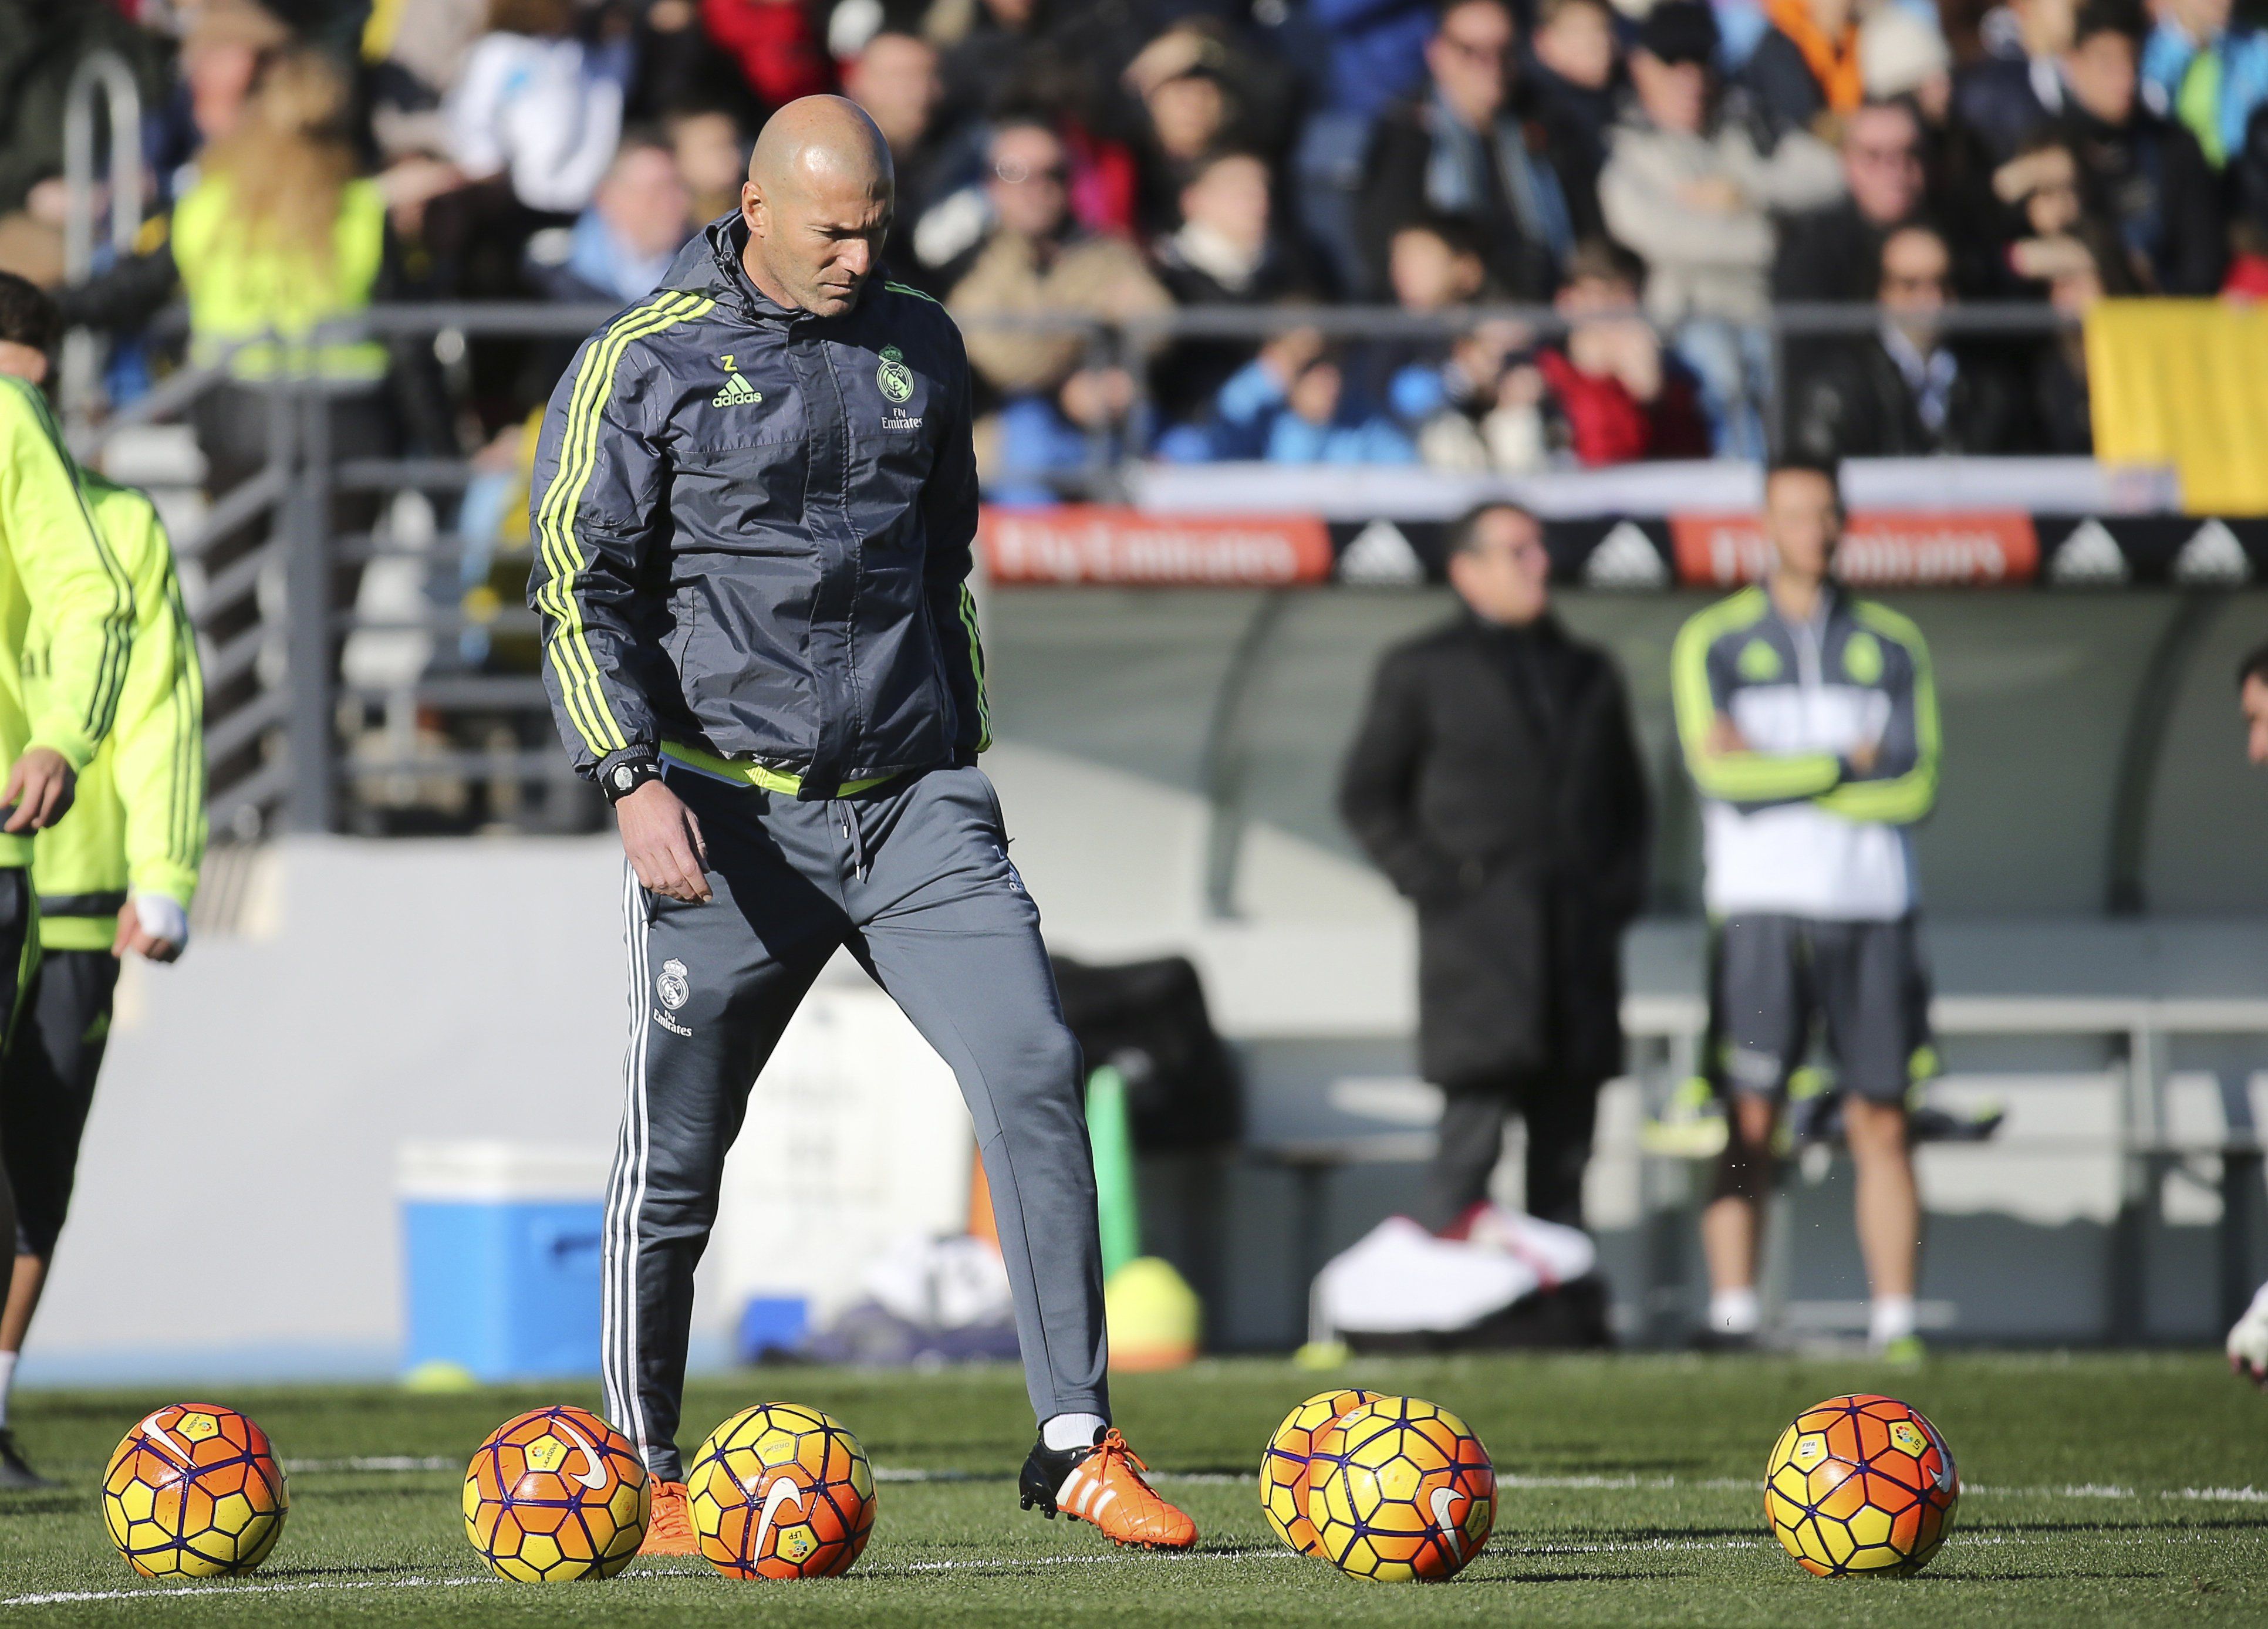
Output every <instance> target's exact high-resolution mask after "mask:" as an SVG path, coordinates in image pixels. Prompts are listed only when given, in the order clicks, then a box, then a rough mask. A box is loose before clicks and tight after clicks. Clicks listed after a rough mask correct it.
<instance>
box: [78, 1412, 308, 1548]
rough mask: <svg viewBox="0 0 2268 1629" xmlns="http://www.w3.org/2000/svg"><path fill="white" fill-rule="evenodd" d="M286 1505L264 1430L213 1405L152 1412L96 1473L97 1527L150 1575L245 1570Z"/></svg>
mask: <svg viewBox="0 0 2268 1629" xmlns="http://www.w3.org/2000/svg"><path fill="white" fill-rule="evenodd" d="M290 1508H291V1493H290V1490H289V1489H288V1487H287V1486H285V1483H284V1467H283V1466H281V1465H279V1464H276V1452H275V1449H273V1448H272V1447H271V1446H270V1445H269V1441H268V1434H267V1433H266V1432H264V1431H262V1430H261V1428H260V1427H258V1426H256V1425H254V1424H253V1422H252V1421H251V1420H248V1419H247V1418H246V1417H245V1416H244V1415H242V1414H239V1413H237V1412H236V1411H235V1410H234V1409H232V1408H223V1407H221V1406H220V1405H217V1404H214V1403H173V1404H169V1405H166V1407H164V1408H159V1409H152V1410H151V1412H150V1413H147V1414H145V1415H144V1416H143V1417H142V1418H141V1420H137V1421H136V1423H135V1426H134V1428H133V1429H132V1430H131V1431H129V1432H128V1433H127V1434H126V1436H125V1439H124V1440H123V1441H122V1442H120V1443H119V1444H118V1448H117V1451H116V1452H114V1453H113V1454H112V1455H111V1456H110V1464H108V1465H107V1466H106V1467H105V1468H104V1470H103V1473H102V1523H103V1526H104V1527H105V1528H107V1529H108V1530H109V1533H110V1541H111V1543H113V1544H114V1545H117V1546H118V1553H119V1554H120V1555H122V1556H124V1557H125V1558H126V1559H127V1562H128V1563H129V1565H130V1566H131V1567H133V1568H134V1570H135V1571H136V1572H138V1573H142V1574H146V1575H147V1576H149V1577H151V1578H232V1577H236V1576H238V1575H239V1574H245V1573H248V1572H250V1571H251V1570H252V1569H253V1568H254V1567H258V1566H259V1565H260V1564H261V1562H262V1561H264V1560H266V1559H268V1552H269V1551H271V1550H273V1549H274V1548H275V1547H276V1540H277V1539H278V1538H280V1537H283V1536H284V1515H285V1514H286V1513H287V1512H288V1511H289V1510H290Z"/></svg>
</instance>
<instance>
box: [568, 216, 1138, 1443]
mask: <svg viewBox="0 0 2268 1629" xmlns="http://www.w3.org/2000/svg"><path fill="white" fill-rule="evenodd" d="M749 231H750V227H749V224H748V222H747V220H745V219H744V218H743V217H742V216H740V215H734V216H727V217H725V219H723V220H720V221H718V222H717V223H715V224H712V225H711V226H710V227H708V228H707V229H706V230H705V231H703V233H702V234H701V235H700V236H698V237H697V238H695V239H694V240H693V242H692V243H691V244H689V246H687V247H686V249H685V250H684V251H683V252H682V253H681V254H680V255H679V256H678V259H677V261H676V263H675V264H674V266H673V267H672V268H670V271H669V274H668V275H667V277H666V279H665V280H664V283H663V285H662V287H661V288H660V289H659V290H657V291H656V292H655V293H654V294H653V295H652V297H649V298H647V299H645V300H643V301H641V302H639V303H638V304H637V305H634V306H632V307H631V308H630V310H628V311H626V312H623V313H622V315H620V316H619V317H617V318H615V319H614V320H613V321H611V322H610V323H608V325H607V326H606V327H604V328H602V329H601V330H600V332H599V333H597V334H593V336H592V337H591V338H590V339H589V340H588V341H585V343H584V345H583V347H582V349H581V350H580V351H579V352H578V354H577V356H576V358H575V360H574V362H573V363H572V364H571V366H570V367H569V369H568V371H567V373H566V375H565V377H564V378H562V379H561V380H560V382H559V385H558V387H557V389H556V391H555V393H553V396H552V399H551V403H550V407H549V409H548V411H547V412H546V414H545V416H544V422H543V430H542V435H541V441H540V443H539V444H538V450H537V455H536V464H535V476H534V488H533V492H532V494H531V496H530V508H529V512H530V517H531V523H532V528H533V538H534V549H535V566H534V572H533V574H532V576H531V579H530V582H529V585H528V598H529V603H530V604H531V605H532V606H533V607H534V609H535V610H536V612H537V613H539V614H540V616H541V626H542V635H543V646H544V653H545V661H544V679H545V682H546V684H547V685H548V686H549V689H550V693H551V697H552V702H553V706H554V709H555V711H556V714H557V716H558V721H559V725H560V730H561V733H562V735H563V737H564V738H565V741H566V743H567V746H568V748H569V750H570V752H571V753H572V754H573V757H574V759H575V764H576V767H577V768H578V770H579V771H581V772H582V773H583V774H585V775H587V776H590V777H591V778H592V779H593V780H595V781H598V783H599V784H600V787H601V788H602V789H604V790H605V791H606V792H607V793H608V796H610V797H613V798H615V799H617V800H618V802H619V801H620V800H623V799H627V798H630V797H634V796H638V795H639V794H641V793H642V792H643V791H644V789H645V788H646V787H647V786H648V785H649V784H650V783H651V782H652V781H654V780H656V779H659V780H661V781H663V783H664V784H665V785H666V788H667V789H668V790H669V791H670V792H672V793H674V795H675V797H676V798H677V799H678V800H680V801H681V803H682V804H683V807H684V809H685V811H689V815H690V817H691V818H692V819H693V820H694V821H695V822H697V826H696V827H695V828H694V830H695V831H696V833H697V835H696V838H695V841H696V845H697V846H700V847H702V848H704V849H705V852H704V853H703V855H702V862H701V864H700V866H699V868H698V869H699V871H700V873H701V874H700V875H699V876H698V877H689V878H688V879H687V880H686V884H685V888H684V889H683V890H682V891H680V892H683V893H685V894H686V895H687V896H688V897H679V894H678V893H676V892H666V891H662V890H658V889H654V888H650V887H648V886H646V885H644V884H641V882H640V881H639V879H638V876H637V874H636V872H635V871H633V872H632V874H630V876H628V877H626V879H625V884H624V898H623V909H624V914H625V921H626V926H627V932H628V937H629V944H630V972H631V990H630V998H631V1018H632V1025H631V1039H630V1058H629V1068H628V1082H627V1084H628V1094H627V1104H626V1112H625V1113H624V1116H623V1120H622V1136H621V1141H620V1144H619V1148H618V1149H617V1152H616V1156H615V1166H614V1173H613V1178H612V1180H611V1182H610V1183H609V1185H608V1201H607V1213H606V1229H607V1230H606V1249H605V1273H606V1290H605V1325H604V1329H605V1333H604V1339H605V1352H604V1358H603V1372H604V1376H605V1383H606V1391H607V1403H608V1412H609V1413H610V1414H611V1415H612V1416H613V1418H614V1420H615V1422H616V1423H617V1424H618V1425H620V1426H621V1427H622V1429H623V1430H624V1431H625V1432H626V1433H627V1434H628V1435H630V1437H631V1439H632V1440H633V1441H634V1442H635V1443H636V1444H637V1449H638V1452H639V1454H640V1455H641V1457H643V1458H644V1463H645V1464H646V1466H647V1467H648V1469H649V1470H650V1471H652V1474H653V1475H654V1476H655V1477H656V1478H657V1479H659V1480H660V1481H662V1482H665V1483H674V1482H680V1481H681V1480H682V1479H683V1471H682V1469H681V1463H680V1459H679V1455H678V1449H677V1446H676V1442H675V1435H676V1428H677V1424H678V1406H679V1396H680V1392H681V1388H682V1383H683V1377H684V1366H685V1349H686V1338H687V1326H688V1320H689V1314H690V1310H691V1306H692V1300H693V1273H694V1266H695V1264H696V1262H697V1261H698V1260H699V1259H700V1257H701V1253H702V1251H703V1246H704V1245H705V1244H706V1242H707V1239H708V1235H709V1230H710V1228H711V1224H712V1222H714V1220H715V1217H716V1211H717V1196H718V1178H719V1174H720V1172H721V1170H722V1167H723V1163H724V1159H725V1150H726V1148H729V1147H730V1146H731V1144H732V1142H733V1138H734V1136H735V1135H736V1134H738V1133H739V1131H740V1123H741V1118H742V1115H743V1113H744V1112H745V1108H746V1102H747V1091H748V1088H749V1086H750V1084H751V1083H752V1082H754V1080H755V1075H756V1073H757V1071H758V1070H760V1069H761V1068H762V1067H763V1066H764V1062H765V1060H766V1059H767V1058H768V1057H769V1056H770V1053H771V1051H772V1048H773V1046H775V1044H776V1043H777V1041H778V1039H779V1037H780V1032H781V1031H782V1030H783V1028H784V1026H785V1025H786V1024H787V1022H788V1019H789V1017H790V1016H791V1015H792V1014H793V1012H794V1011H795V1009H796V1007H797V1005H798V1003H799V1002H800V1001H801V1000H802V998H803V996H804V994H805V992H806V991H807V990H808V989H809V988H810V987H811V984H812V981H813V980H814V978H815V977H816V976H817V975H818V973H819V971H820V969H821V965H823V964H825V963H826V962H827V961H828V958H830V957H832V956H833V955H834V953H835V952H836V950H837V949H838V948H840V947H843V946H846V945H847V946H848V947H849V948H850V950H851V953H852V954H853V955H854V956H856V957H857V958H858V960H859V962H860V963H861V964H862V965H864V966H865V969H866V970H867V972H870V973H872V974H873V977H874V978H875V979H876V980H878V981H879V982H880V984H881V985H882V987H884V988H885V989H887V991H888V992H889V993H890V994H891V995H892V996H893V997H894V998H895V1000H896V1001H897V1002H898V1004H899V1005H900V1006H901V1007H902V1008H903V1009H904V1010H905V1012H906V1014H907V1016H909V1018H910V1019H911V1020H912V1021H913V1023H914V1024H915V1025H916V1027H917V1028H918V1029H919V1030H920V1031H921V1032H922V1034H923V1035H924V1037H926V1038H927V1039H928V1040H929V1041H930V1043H931V1044H932V1046H935V1047H936V1048H937V1050H938V1051H939V1053H941V1054H942V1055H943V1056H944V1058H945V1059H946V1061H947V1062H948V1063H949V1064H950V1065H951V1066H952V1068H953V1069H954V1074H955V1075H957V1076H958V1078H959V1080H960V1082H961V1090H962V1091H963V1093H964V1094H965V1096H966V1097H967V1099H968V1110H969V1112H970V1114H971V1116H972V1117H973V1118H974V1119H975V1122H976V1136H977V1141H978V1145H979V1147H980V1148H981V1150H982V1152H983V1160H984V1167H985V1171H986V1175H987V1177H988V1178H989V1179H990V1185H991V1192H992V1202H993V1207H994V1210H995V1213H996V1215H997V1217H998V1224H999V1231H1000V1239H1001V1244H1002V1247H1003V1254H1004V1256H1005V1259H1006V1263H1007V1268H1008V1274H1009V1279H1010V1282H1011V1284H1012V1285H1013V1288H1014V1292H1015V1305H1016V1324H1017V1332H1018V1334H1019V1335H1020V1339H1021V1341H1022V1346H1023V1353H1024V1361H1025V1369H1026V1373H1027V1379H1028V1382H1029V1389H1030V1392H1031V1400H1032V1405H1033V1407H1034V1409H1035V1411H1036V1412H1037V1413H1038V1415H1039V1417H1040V1419H1041V1420H1042V1422H1045V1421H1048V1420H1050V1419H1052V1418H1057V1417H1088V1416H1092V1417H1094V1419H1096V1420H1107V1419H1108V1413H1109V1408H1108V1397H1107V1394H1106V1391H1105V1385H1104V1366H1105V1361H1104V1340H1103V1318H1102V1283H1101V1251H1100V1248H1099V1245H1098V1243H1097V1237H1096V1221H1095V1190H1094V1165H1093V1161H1092V1156H1091V1155H1090V1153H1089V1150H1088V1145H1087V1138H1086V1119H1085V1116H1084V1114H1083V1112H1082V1109H1081V1091H1080V1086H1081V1082H1082V1079H1083V1075H1084V1070H1083V1066H1082V1063H1081V1060H1080V1056H1079V1046H1078V1044H1077V1043H1076V1042H1075V1041H1074V1040H1073V1039H1072V1038H1071V1031H1069V1029H1068V1028H1066V1027H1065V1025H1064V1020H1063V1015H1062V1009H1061V1007H1060V1005H1059V1003H1058V1002H1057V994H1056V987H1055V982H1054V978H1053V975H1052V974H1051V972H1049V965H1048V958H1047V952H1046V949H1045V947H1044V945H1043V944H1042V942H1041V937H1040V918H1039V913H1038V911H1037V910H1036V909H1035V906H1033V903H1032V900H1031V898H1030V896H1029V895H1028V894H1027V893H1026V892H1025V891H1024V886H1023V884H1022V882H1021V880H1020V878H1019V877H1018V876H1017V874H1016V869H1015V867H1014V866H1013V864H1011V863H1010V862H1009V859H1008V854H1007V838H1006V836H1005V833H1004V831H1003V828H1002V823H1001V815H1000V805H999V803H998V799H997V798H996V797H995V796H994V794H993V791H992V787H991V784H990V781H988V780H987V779H986V777H985V776H984V774H983V773H982V772H981V771H980V770H978V769H977V767H976V755H977V753H978V752H981V751H983V749H984V748H985V746H986V745H988V744H989V742H988V723H987V715H986V704H985V691H984V654H983V644H982V642H981V641H980V640H979V637H978V632H977V622H976V611H975V606H974V604H973V602H972V600H971V598H970V596H969V591H968V586H967V582H966V579H967V577H968V570H969V564H970V556H969V551H970V546H971V542H972V539H973V538H974V536H975V532H976V503H977V488H976V461H975V457H974V453H973V450H972V446H971V442H970V412H969V373H968V359H967V356H966V355H965V353H964V351H963V349H962V347H961V335H960V334H959V332H958V331H957V330H956V329H955V327H954V324H953V322H952V320H951V319H949V318H948V317H947V316H946V313H945V312H944V310H943V309H942V308H941V307H939V305H937V304H936V303H935V302H934V301H932V300H931V299H929V298H928V297H926V296H924V295H921V294H918V293H917V292H915V291H914V290H910V289H907V288H903V287H901V286H900V285H898V284H895V283H889V282H887V277H886V275H884V274H882V273H880V271H877V272H875V273H874V274H873V275H872V276H871V278H868V279H866V280H865V281H864V282H863V283H851V284H847V285H845V286H846V287H847V288H848V289H850V290H851V294H850V299H851V303H850V304H849V305H847V308H845V309H843V310H840V311H838V312H832V313H830V314H816V313H814V312H813V311H812V310H810V309H803V308H792V307H786V306H783V305H779V304H777V303H775V302H774V301H773V300H772V299H771V298H770V297H767V296H766V295H765V294H763V293H762V291H760V290H759V289H758V287H757V286H756V284H755V282H754V281H753V280H752V278H751V277H750V275H748V272H747V268H746V267H745V266H744V264H743V259H742V256H743V252H744V251H745V250H747V246H748V237H749ZM624 833H625V845H626V847H628V846H629V845H630V826H629V822H628V821H627V820H626V821H625V822H624ZM632 854H633V859H634V860H635V859H636V857H637V851H636V850H635V849H633V850H632ZM1093 1435H1094V1434H1091V1433H1090V1434H1085V1435H1083V1436H1082V1441H1083V1442H1084V1441H1087V1440H1092V1436H1093Z"/></svg>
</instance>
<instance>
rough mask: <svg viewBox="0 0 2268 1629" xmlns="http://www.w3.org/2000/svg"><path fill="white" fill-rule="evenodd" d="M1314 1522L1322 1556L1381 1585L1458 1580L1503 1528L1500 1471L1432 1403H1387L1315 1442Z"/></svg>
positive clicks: (1310, 1502) (1310, 1483)
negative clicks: (1498, 1506) (1498, 1495)
mask: <svg viewBox="0 0 2268 1629" xmlns="http://www.w3.org/2000/svg"><path fill="white" fill-rule="evenodd" d="M1309 1457H1310V1460H1311V1464H1310V1465H1309V1467H1308V1471H1307V1520H1308V1521H1309V1523H1312V1524H1313V1525H1314V1530H1315V1537H1316V1541H1317V1545H1318V1553H1320V1554H1321V1555H1322V1558H1323V1559H1325V1560H1327V1561H1329V1562H1330V1563H1331V1564H1332V1565H1333V1566H1334V1567H1337V1568H1338V1569H1339V1570H1340V1571H1341V1572H1344V1573H1346V1574H1351V1576H1353V1577H1357V1578H1366V1579H1370V1580H1372V1581H1375V1582H1380V1583H1409V1582H1415V1581H1421V1580H1440V1579H1445V1578H1450V1577H1454V1575H1455V1574H1457V1573H1459V1572H1460V1571H1462V1569H1463V1568H1464V1567H1466V1565H1467V1564H1468V1563H1469V1562H1470V1561H1471V1560H1472V1559H1473V1558H1474V1557H1475V1556H1476V1555H1478V1554H1479V1553H1480V1552H1481V1551H1482V1549H1483V1547H1484V1546H1485V1545H1487V1543H1488V1540H1489V1534H1490V1532H1491V1530H1493V1529H1494V1527H1495V1525H1496V1468H1495V1466H1494V1465H1492V1464H1491V1463H1490V1462H1489V1457H1488V1450H1487V1449H1485V1448H1484V1447H1482V1446H1481V1440H1480V1438H1479V1437H1477V1436H1476V1435H1473V1429H1472V1427H1470V1426H1468V1425H1467V1424H1466V1423H1465V1422H1464V1421H1463V1420H1460V1419H1458V1418H1457V1416H1456V1415H1454V1414H1453V1413H1449V1412H1448V1410H1447V1409H1445V1408H1442V1407H1440V1405H1437V1404H1432V1403H1428V1402H1426V1401H1425V1399H1424V1398H1410V1397H1389V1398H1376V1399H1374V1400H1373V1401H1372V1402H1368V1403H1366V1404H1364V1405H1361V1406H1360V1407H1359V1408H1354V1409H1350V1410H1349V1411H1348V1412H1347V1413H1344V1414H1342V1415H1341V1416H1339V1418H1338V1419H1337V1420H1336V1421H1335V1422H1333V1423H1332V1424H1331V1425H1329V1426H1328V1427H1324V1429H1323V1430H1322V1433H1320V1434H1319V1435H1317V1437H1316V1439H1315V1445H1314V1451H1313V1453H1312V1454H1311V1455H1310V1456H1309Z"/></svg>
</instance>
